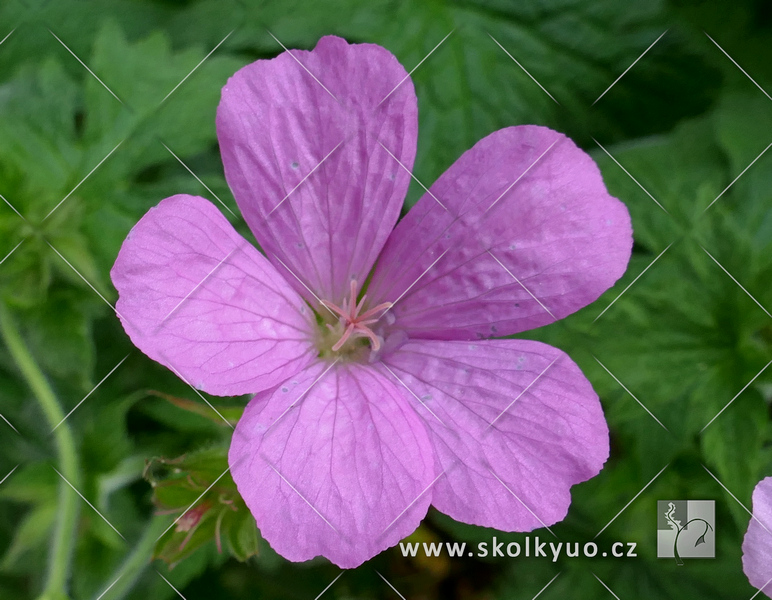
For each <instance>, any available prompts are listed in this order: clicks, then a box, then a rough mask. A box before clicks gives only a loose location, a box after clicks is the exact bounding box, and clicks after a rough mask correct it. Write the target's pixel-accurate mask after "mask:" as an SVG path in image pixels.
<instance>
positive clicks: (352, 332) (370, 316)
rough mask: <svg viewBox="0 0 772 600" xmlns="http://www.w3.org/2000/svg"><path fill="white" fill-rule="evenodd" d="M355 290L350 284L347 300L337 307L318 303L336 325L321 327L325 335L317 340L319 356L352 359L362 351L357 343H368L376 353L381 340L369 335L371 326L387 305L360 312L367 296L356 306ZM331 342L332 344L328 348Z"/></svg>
mask: <svg viewBox="0 0 772 600" xmlns="http://www.w3.org/2000/svg"><path fill="white" fill-rule="evenodd" d="M357 287H358V286H357V282H356V281H353V280H352V281H351V291H350V294H349V297H348V298H345V299H344V300H343V303H342V305H340V306H338V305H337V304H333V303H332V302H327V301H325V300H322V304H324V306H326V307H327V308H328V309H329V310H330V312H331V313H333V314H334V315H335V316H336V317H337V318H338V322H337V323H334V324H333V323H325V327H326V329H327V331H322V335H321V339H320V351H321V354H322V355H325V354H328V355H329V354H334V355H336V357H339V356H344V357H349V358H354V355H358V354H360V353H361V350H362V348H363V344H362V343H361V342H367V341H368V340H369V342H370V348H371V349H372V351H373V352H377V351H378V350H380V348H381V345H382V344H383V339H382V338H381V337H380V336H379V335H378V334H377V333H376V332H375V331H373V329H372V325H374V324H375V323H377V322H378V320H379V319H380V318H381V317H382V316H383V314H384V313H385V311H387V310H388V309H390V308H391V306H392V305H391V302H384V303H382V304H379V305H378V306H375V307H373V308H369V309H367V310H365V311H364V312H363V308H364V306H365V302H366V301H367V294H365V295H364V296H362V299H361V300H360V301H359V302H357ZM332 340H335V341H334V343H333V344H332V346H330V345H329V344H330V342H331V341H332Z"/></svg>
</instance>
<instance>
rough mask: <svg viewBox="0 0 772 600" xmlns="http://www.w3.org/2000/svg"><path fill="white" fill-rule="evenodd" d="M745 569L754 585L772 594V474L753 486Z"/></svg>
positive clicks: (745, 550)
mask: <svg viewBox="0 0 772 600" xmlns="http://www.w3.org/2000/svg"><path fill="white" fill-rule="evenodd" d="M743 571H745V574H746V575H747V576H748V581H750V582H751V585H752V586H754V587H756V588H758V589H760V590H761V591H763V592H764V593H765V594H766V595H767V596H769V597H770V598H772V477H767V478H766V479H763V480H762V481H761V482H760V483H759V484H758V485H757V486H756V489H755V490H753V518H752V519H751V522H750V524H749V525H748V532H747V533H746V534H745V539H744V540H743Z"/></svg>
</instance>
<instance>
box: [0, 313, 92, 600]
mask: <svg viewBox="0 0 772 600" xmlns="http://www.w3.org/2000/svg"><path fill="white" fill-rule="evenodd" d="M0 335H1V336H2V338H3V341H4V342H5V345H6V346H7V347H8V350H9V351H10V353H11V356H12V357H13V359H14V361H15V362H16V364H17V366H18V367H19V370H20V371H21V373H22V375H23V376H24V379H25V380H26V382H27V384H28V385H29V386H30V388H31V389H32V392H33V394H34V395H35V398H36V399H37V401H38V403H39V404H40V408H41V409H42V410H43V414H44V415H45V417H46V421H47V423H48V427H49V428H50V429H53V428H54V427H56V431H54V441H55V443H56V453H57V458H58V463H59V471H60V472H61V474H62V475H63V476H64V477H65V479H67V481H69V482H70V483H71V484H72V485H73V487H75V488H76V489H79V488H80V484H81V478H80V467H79V464H78V463H79V461H78V454H77V451H76V449H75V440H74V438H73V435H72V430H71V429H70V427H69V425H68V424H67V422H66V421H65V422H62V420H63V419H64V411H63V410H62V407H61V406H60V405H59V402H58V401H57V399H56V395H55V394H54V392H53V390H52V389H51V386H50V385H49V383H48V381H47V380H46V377H45V375H44V374H43V371H42V370H41V369H40V367H39V366H38V364H37V363H36V362H35V359H34V357H33V356H32V353H31V352H30V351H29V348H28V347H27V345H26V344H25V343H24V340H23V338H22V336H21V333H20V332H19V329H18V327H17V326H16V323H15V322H14V320H13V317H12V315H11V313H10V311H9V310H8V308H7V307H6V306H5V305H4V304H3V303H2V302H0ZM57 425H58V427H57ZM79 510H80V499H79V498H78V496H77V494H76V493H75V492H73V491H72V489H71V488H70V486H69V485H67V483H66V482H64V481H61V482H59V501H58V512H57V517H56V525H55V529H54V540H53V545H52V547H51V554H50V557H49V563H48V574H47V578H46V585H45V588H44V590H43V594H42V595H41V598H46V599H49V598H50V599H54V598H56V599H57V600H58V599H60V598H67V583H68V580H69V577H70V569H71V566H72V555H73V552H74V550H75V533H76V527H77V524H78V512H79Z"/></svg>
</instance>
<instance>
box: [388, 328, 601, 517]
mask: <svg viewBox="0 0 772 600" xmlns="http://www.w3.org/2000/svg"><path fill="white" fill-rule="evenodd" d="M385 365H386V366H387V367H389V368H390V369H391V370H392V373H393V375H392V377H391V378H392V381H394V379H395V377H396V378H399V379H400V380H401V381H402V382H403V383H404V385H405V386H406V387H407V388H408V389H409V390H410V391H411V393H412V394H414V395H411V398H412V399H413V406H414V407H415V408H416V409H417V410H418V411H419V413H420V414H421V416H422V417H423V419H424V422H425V423H426V424H427V426H428V427H429V428H430V429H431V431H432V434H433V436H432V439H433V442H434V448H435V457H436V460H437V466H436V471H437V473H438V474H439V473H441V472H444V475H443V476H442V477H440V478H439V479H438V481H437V483H436V484H435V486H434V490H433V491H434V495H433V499H432V504H433V505H434V506H435V507H436V508H438V509H439V510H441V511H442V512H444V513H446V514H448V515H450V516H451V517H453V518H454V519H456V520H458V521H463V522H465V523H472V524H475V525H483V526H486V527H495V528H496V529H501V530H504V531H530V530H532V529H535V528H538V527H543V526H549V525H552V524H553V523H556V522H557V521H560V520H562V519H563V518H564V517H565V515H566V512H567V511H568V506H569V504H570V503H571V494H570V491H569V490H570V487H571V486H572V485H574V484H576V483H579V482H581V481H585V480H587V479H589V478H591V477H593V476H595V475H597V474H598V472H599V471H600V470H601V468H602V467H603V464H604V463H605V461H606V459H607V458H608V454H609V437H608V428H607V426H606V421H605V419H604V417H603V411H602V409H601V405H600V402H599V401H598V397H597V395H596V394H595V392H594V391H593V389H592V386H591V385H590V383H589V382H588V381H587V379H586V378H585V377H584V375H583V374H582V372H581V371H580V370H579V368H578V367H577V366H576V365H575V364H574V363H573V362H572V361H571V359H570V358H569V357H568V356H567V355H566V354H564V353H563V352H561V351H560V350H558V349H557V348H553V347H552V346H547V345H545V344H541V343H539V342H532V341H527V340H491V341H485V342H480V343H469V342H459V341H450V342H442V341H410V342H408V343H407V344H406V345H404V346H403V347H401V348H400V349H399V351H397V352H395V353H393V354H392V355H391V356H389V357H388V358H387V359H386V360H385Z"/></svg>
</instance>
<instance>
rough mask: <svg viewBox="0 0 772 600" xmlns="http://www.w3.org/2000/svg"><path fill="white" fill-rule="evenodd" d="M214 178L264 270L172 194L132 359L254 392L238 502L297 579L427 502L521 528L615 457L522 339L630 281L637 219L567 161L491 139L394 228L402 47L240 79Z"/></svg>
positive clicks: (127, 307) (331, 44) (131, 240)
mask: <svg viewBox="0 0 772 600" xmlns="http://www.w3.org/2000/svg"><path fill="white" fill-rule="evenodd" d="M217 131H218V136H219V140H220V150H221V152H222V158H223V163H224V165H225V175H226V178H227V180H228V184H229V185H230V187H231V189H232V190H233V194H234V196H235V198H236V201H237V202H238V205H239V207H240V209H241V212H242V214H243V215H244V218H245V219H246V221H247V223H248V224H249V227H250V228H251V230H252V232H253V233H254V234H255V237H256V238H257V240H258V242H259V243H260V245H261V247H262V249H263V251H264V253H265V256H264V255H263V254H261V253H259V252H258V251H257V250H256V249H255V248H254V247H253V246H251V245H250V244H249V243H248V242H246V241H245V240H244V239H243V238H242V237H241V236H240V235H239V234H237V233H236V232H235V230H234V229H233V227H231V225H230V224H229V223H228V221H227V220H226V219H225V218H224V217H223V216H222V214H221V213H220V212H219V211H218V210H217V209H216V208H215V207H214V206H213V205H212V204H211V203H209V202H208V201H206V200H204V199H202V198H196V197H191V196H183V195H180V196H173V197H171V198H167V199H166V200H164V201H162V202H161V203H160V204H159V205H158V206H157V207H155V208H154V209H152V210H151V211H150V212H148V213H147V214H146V215H145V216H144V217H143V218H142V219H141V220H140V222H139V223H138V224H137V225H136V227H134V229H133V230H132V231H131V233H130V234H129V236H128V238H127V239H126V242H125V243H124V245H123V248H122V249H121V252H120V254H119V255H118V259H117V260H116V263H115V267H114V268H113V271H112V277H113V281H114V282H115V286H116V288H117V289H118V291H119V294H120V299H119V300H118V305H117V308H118V311H119V312H120V314H121V318H122V321H123V324H124V327H125V328H126V331H127V332H128V334H129V335H130V336H131V339H132V341H133V342H134V343H135V344H136V345H137V346H138V347H139V348H140V349H141V350H142V351H143V352H145V353H146V354H147V355H148V356H150V357H151V358H153V359H155V360H157V361H159V362H161V363H162V364H164V365H166V366H168V367H170V368H171V369H173V370H174V371H175V372H176V373H178V374H179V375H180V376H182V377H183V378H185V379H186V380H187V381H189V382H190V383H191V384H192V385H195V386H196V387H198V388H200V389H202V390H205V391H207V392H209V393H212V394H219V395H237V394H246V393H251V394H255V396H254V398H253V399H252V401H251V402H250V403H249V405H248V406H247V407H246V410H245V412H244V416H243V417H242V419H241V420H240V422H239V424H238V426H237V428H236V431H235V433H234V436H233V441H232V443H231V449H230V455H229V462H230V465H231V473H232V475H233V478H234V480H235V481H236V484H237V485H238V489H239V491H240V493H241V494H242V496H243V497H244V499H245V501H246V503H247V505H248V506H249V508H250V510H251V511H252V513H253V514H254V516H255V519H256V521H257V524H258V527H259V528H260V530H261V532H262V535H263V536H264V537H265V539H267V540H268V541H269V542H270V544H271V545H272V546H273V548H274V549H275V550H276V551H277V552H279V553H280V554H282V555H284V556H285V557H287V558H288V559H290V560H294V561H301V560H307V559H310V558H312V557H314V556H317V555H323V556H326V557H327V558H329V559H330V560H331V561H332V562H334V563H336V564H338V565H340V566H341V567H354V566H357V565H359V564H361V563H362V562H364V561H366V560H368V559H369V558H371V557H372V556H374V555H375V554H377V553H379V552H380V551H382V550H383V549H385V548H388V547H390V546H393V545H394V544H396V543H397V542H398V541H399V540H400V539H402V538H404V537H405V536H406V535H408V534H409V533H411V532H412V531H413V530H414V529H415V528H416V527H417V526H418V524H419V523H420V521H421V519H422V518H423V517H424V515H425V514H426V512H427V510H428V508H429V505H430V504H431V505H434V506H435V507H436V508H437V509H439V510H440V511H442V512H444V513H446V514H448V515H450V516H451V517H453V518H454V519H457V520H460V521H464V522H467V523H474V524H478V525H484V526H488V527H495V528H498V529H502V530H507V531H530V530H532V529H534V528H538V527H542V526H545V525H550V524H553V523H555V522H557V521H560V520H561V519H563V518H564V517H565V515H566V512H567V510H568V506H569V504H570V501H571V498H570V491H569V490H570V487H571V486H572V485H574V484H576V483H579V482H581V481H585V480H587V479H589V478H591V477H593V476H594V475H596V474H597V473H598V472H599V471H600V469H601V468H602V466H603V464H604V462H605V461H606V459H607V457H608V451H609V447H608V429H607V426H606V422H605V419H604V417H603V412H602V409H601V406H600V403H599V401H598V397H597V395H596V394H595V393H594V391H593V389H592V387H591V385H590V383H589V382H588V381H587V379H585V377H584V376H583V375H582V373H581V371H580V370H579V368H578V367H577V366H576V365H575V364H574V363H573V362H572V361H571V359H570V358H569V357H568V356H567V355H565V354H564V353H563V352H561V351H560V350H558V349H556V348H552V347H550V346H547V345H545V344H542V343H538V342H532V341H525V340H517V339H505V340H489V339H488V338H490V337H496V336H510V335H512V334H516V333H519V332H521V331H525V330H528V329H531V328H534V327H539V326H541V325H545V324H547V323H551V322H552V321H554V320H555V319H560V318H563V317H565V316H566V315H569V314H571V313H573V312H574V311H576V310H578V309H580V308H582V307H583V306H585V305H587V304H589V303H590V302H593V301H594V300H595V299H596V298H598V296H599V295H600V294H601V293H603V291H604V290H606V289H607V288H609V287H610V286H611V285H612V284H613V283H614V282H615V281H616V280H617V279H618V278H619V277H620V276H621V275H622V273H623V272H624V270H625V268H626V265H627V262H628V259H629V257H630V251H631V246H632V238H631V228H630V218H629V215H628V213H627V210H626V209H625V207H624V206H623V205H622V204H621V203H620V202H619V201H618V200H616V199H615V198H612V197H610V196H609V195H608V193H607V191H606V189H605V186H604V184H603V181H602V179H601V175H600V173H599V171H598V168H597V166H596V165H595V163H594V162H593V161H592V159H591V158H590V157H589V156H588V155H587V154H585V153H584V152H583V151H581V150H580V149H579V148H577V147H576V146H575V145H574V143H573V142H571V140H569V139H568V138H566V137H565V136H563V135H561V134H559V133H556V132H554V131H552V130H550V129H547V128H544V127H536V126H520V127H510V128H507V129H503V130H500V131H496V132H495V133H492V134H491V135H489V136H488V137H486V138H484V139H482V140H481V141H480V142H478V143H477V144H476V145H475V146H474V147H473V148H472V149H471V150H469V151H468V152H466V153H465V154H464V155H463V156H461V158H459V160H458V161H457V162H456V163H455V164H454V165H453V166H451V167H450V169H448V171H447V172H446V173H445V174H444V175H443V176H442V177H440V179H439V180H438V181H437V182H436V183H435V184H434V185H433V186H432V187H431V190H430V191H429V192H428V193H427V194H426V195H424V196H423V198H422V199H421V200H420V201H419V202H418V204H417V205H416V206H415V207H414V208H413V209H412V210H410V212H409V213H408V215H407V216H406V217H405V218H403V219H402V220H401V221H400V222H399V223H398V224H397V225H396V227H395V223H396V222H397V218H398V216H399V213H400V209H401V207H402V204H403V201H404V198H405V193H406V191H407V187H408V184H409V183H410V174H409V170H410V169H411V168H412V165H413V159H414V157H415V151H416V138H417V103H416V96H415V92H414V89H413V85H412V83H411V81H410V78H409V77H408V75H407V73H406V72H405V70H404V69H403V68H402V66H401V65H400V64H399V63H398V62H397V60H396V59H395V58H394V56H392V55H391V54H390V53H389V52H388V51H387V50H385V49H384V48H381V47H379V46H375V45H370V44H359V45H349V44H347V43H346V42H345V41H344V40H342V39H339V38H334V37H326V38H323V39H322V40H321V41H320V42H319V44H318V45H317V47H316V48H315V49H314V50H313V51H311V52H303V51H293V52H292V53H290V52H285V53H283V54H281V55H280V56H278V57H277V58H275V59H272V60H260V61H257V62H255V63H253V64H251V65H248V66H246V67H244V68H243V69H241V70H240V71H239V72H238V73H236V74H235V75H234V76H233V77H232V78H231V79H230V80H229V82H228V83H227V85H226V86H225V88H223V94H222V101H221V103H220V107H219V109H218V113H217Z"/></svg>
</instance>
